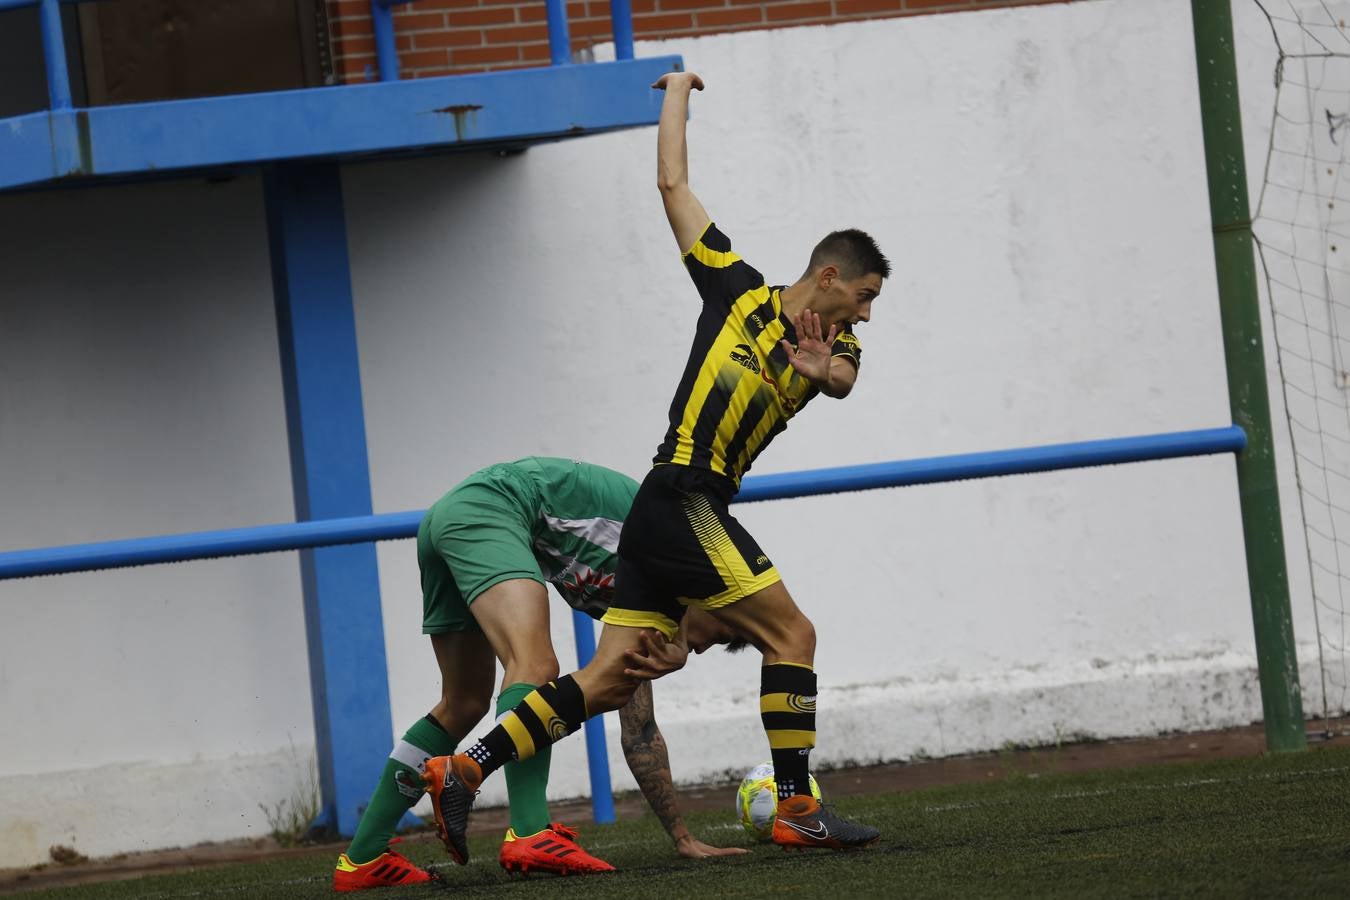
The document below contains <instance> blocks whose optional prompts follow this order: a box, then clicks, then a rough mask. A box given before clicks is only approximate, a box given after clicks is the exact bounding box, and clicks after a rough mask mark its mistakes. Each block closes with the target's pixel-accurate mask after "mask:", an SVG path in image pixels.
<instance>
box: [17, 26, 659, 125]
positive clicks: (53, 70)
mask: <svg viewBox="0 0 1350 900" xmlns="http://www.w3.org/2000/svg"><path fill="white" fill-rule="evenodd" d="M79 2H81V0H0V12H2V11H4V10H7V9H18V8H19V7H21V6H38V7H39V8H40V10H41V15H42V50H43V53H42V56H43V61H44V64H45V66H46V70H47V97H48V100H49V102H50V104H51V108H52V109H70V108H71V94H70V73H69V69H68V67H67V65H66V47H65V35H64V33H63V29H62V27H61V4H62V3H79ZM396 2H400V0H370V21H371V25H372V27H373V29H374V31H375V61H376V65H377V67H378V69H379V73H380V80H381V81H397V80H398V78H399V67H398V48H397V46H396V43H395V41H394V12H393V10H392V9H391V7H392V6H393V5H394V4H395V3H396ZM401 2H405V3H411V2H416V0H401ZM544 5H545V8H546V9H547V11H548V48H549V60H550V62H551V64H552V65H555V66H562V65H567V64H568V63H570V62H571V61H572V41H571V38H570V37H569V35H568V28H567V0H544ZM609 16H610V26H611V29H612V31H613V35H614V58H615V59H632V58H633V7H632V4H631V3H630V0H610V3H609Z"/></svg>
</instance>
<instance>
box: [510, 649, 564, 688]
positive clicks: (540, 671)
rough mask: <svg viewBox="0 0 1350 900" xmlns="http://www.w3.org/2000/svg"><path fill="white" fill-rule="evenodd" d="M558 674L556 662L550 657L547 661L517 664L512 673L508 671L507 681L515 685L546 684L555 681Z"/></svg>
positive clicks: (555, 659) (554, 658)
mask: <svg viewBox="0 0 1350 900" xmlns="http://www.w3.org/2000/svg"><path fill="white" fill-rule="evenodd" d="M559 674H561V673H560V672H559V670H558V660H557V658H556V657H553V656H550V657H549V658H548V659H540V660H531V661H530V662H527V663H523V664H517V665H516V666H515V667H514V670H513V671H512V670H508V673H507V680H508V681H511V682H513V683H515V684H522V683H523V684H535V685H538V684H548V683H549V682H550V681H556V680H557V679H558V675H559Z"/></svg>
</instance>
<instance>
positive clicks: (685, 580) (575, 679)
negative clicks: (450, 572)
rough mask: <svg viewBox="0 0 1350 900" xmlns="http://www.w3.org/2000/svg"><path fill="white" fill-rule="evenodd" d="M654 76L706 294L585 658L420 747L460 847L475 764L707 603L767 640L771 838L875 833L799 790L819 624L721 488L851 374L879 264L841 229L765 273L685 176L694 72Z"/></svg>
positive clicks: (620, 700)
mask: <svg viewBox="0 0 1350 900" xmlns="http://www.w3.org/2000/svg"><path fill="white" fill-rule="evenodd" d="M654 87H656V88H659V89H662V90H664V91H665V92H666V93H665V99H664V101H663V103H662V108H661V117H660V122H659V125H658V128H657V179H658V186H659V187H660V190H661V196H662V200H663V202H664V205H665V210H666V217H667V219H668V220H669V222H670V226H671V230H672V231H673V232H674V235H675V239H676V241H677V242H678V243H679V247H680V252H681V253H682V254H683V260H684V264H685V268H686V269H687V270H688V272H689V275H690V277H691V278H692V279H693V281H694V285H695V286H696V287H697V289H698V292H699V295H700V297H701V298H702V301H703V306H702V310H701V312H700V314H699V317H698V323H697V325H696V326H695V331H694V341H693V346H692V348H691V350H690V353H689V358H688V362H687V364H686V366H685V369H684V373H683V375H682V376H681V378H680V382H679V385H678V386H677V388H676V390H675V396H674V399H673V400H672V402H671V405H670V427H669V429H668V431H667V432H666V436H665V440H664V441H663V442H662V444H661V446H660V447H659V449H658V450H657V453H656V457H655V459H654V460H653V463H654V466H653V468H652V469H651V471H650V472H649V473H648V474H647V476H646V478H645V480H644V481H643V483H642V486H641V488H640V489H639V490H638V493H637V496H636V498H635V499H634V501H633V508H632V510H631V512H630V513H629V515H628V517H627V519H625V521H624V526H623V533H622V536H621V538H620V542H619V564H618V570H617V573H618V581H617V585H616V591H615V597H614V600H613V602H612V603H611V604H610V608H609V611H608V612H606V613H605V615H604V617H603V621H604V622H605V628H604V631H603V633H602V634H601V637H600V642H599V645H598V647H597V649H596V655H595V658H594V659H593V660H592V661H591V663H590V664H589V665H587V666H586V667H585V668H584V669H582V670H581V671H579V672H576V673H574V674H572V675H568V676H565V677H563V678H559V679H556V680H553V681H550V682H549V683H548V684H545V685H543V686H541V687H540V688H539V689H538V690H536V691H533V692H531V693H530V694H529V695H527V696H526V697H525V698H524V700H523V701H522V702H521V703H520V704H519V705H518V706H516V707H515V709H513V710H512V711H510V712H508V713H507V714H506V715H505V716H503V717H502V719H501V721H500V723H499V724H498V725H497V727H495V728H494V729H492V731H491V732H489V733H488V734H487V735H485V736H484V737H483V738H482V740H480V741H478V742H477V743H475V744H474V745H473V746H471V747H470V748H469V749H468V750H467V751H466V752H464V753H461V754H458V755H455V756H453V757H450V756H447V757H444V758H439V759H433V760H430V761H429V762H428V763H427V766H426V773H425V777H426V779H427V783H428V786H429V789H430V791H431V793H432V800H433V804H434V807H435V810H436V821H437V826H438V829H439V831H440V833H441V838H442V840H443V841H444V842H445V845H446V849H447V850H449V852H450V854H451V856H452V857H454V858H455V860H456V861H457V862H460V863H463V862H464V861H465V860H466V859H467V854H468V851H467V847H466V845H465V842H464V831H465V828H466V826H467V821H468V813H469V809H470V807H471V806H472V802H473V796H474V792H475V791H476V790H477V788H478V786H479V784H481V782H482V780H483V779H484V778H486V777H488V776H489V775H490V774H491V773H492V772H494V771H495V770H496V769H497V768H499V767H501V766H502V765H503V764H504V763H506V762H508V761H510V760H512V759H523V758H526V757H527V756H528V755H529V754H531V753H533V752H536V750H537V749H538V748H540V747H542V746H547V745H549V744H551V743H552V742H553V741H556V740H558V739H560V738H561V737H563V736H565V735H567V734H570V733H571V732H573V731H575V730H576V729H577V728H579V727H580V726H581V724H582V722H584V721H585V720H586V719H587V718H589V717H590V716H594V715H597V714H599V713H602V712H604V711H606V710H610V709H618V708H620V707H622V706H623V705H624V704H625V703H627V702H628V698H629V696H630V695H631V694H632V691H633V690H634V689H635V688H636V686H637V684H638V683H639V681H638V680H637V678H636V677H635V676H641V677H647V678H651V677H659V676H660V675H661V674H664V673H665V672H667V671H672V670H674V669H676V668H679V667H680V666H682V665H683V664H684V662H685V659H686V658H687V654H688V650H689V649H691V647H692V642H691V641H690V640H689V638H688V635H687V632H688V630H689V628H688V626H689V624H690V622H691V621H692V622H695V623H697V622H698V621H700V620H701V618H702V617H703V616H705V615H711V616H712V617H713V618H715V619H716V620H717V621H718V622H720V623H722V624H723V625H725V626H727V627H728V628H730V629H731V630H732V631H733V632H735V633H736V634H739V635H744V636H745V637H746V638H748V639H749V640H750V642H751V643H752V644H754V645H755V646H756V647H757V648H758V649H759V650H760V652H761V653H762V655H763V663H764V664H763V668H762V669H761V676H760V719H761V722H762V724H763V726H764V730H765V733H766V735H767V737H768V741H769V747H770V751H771V753H772V757H773V765H774V772H775V781H776V782H777V785H778V797H779V799H778V809H777V818H776V821H775V824H774V829H773V840H774V841H775V842H776V843H778V844H781V845H783V846H785V847H796V848H805V847H825V848H834V849H840V848H852V847H861V846H866V845H868V844H871V843H873V842H874V841H876V840H877V839H878V837H879V833H878V832H877V830H876V829H874V828H870V827H867V826H863V825H858V824H855V823H852V822H849V821H846V820H844V819H842V818H840V817H839V816H838V815H837V814H835V813H834V812H833V811H832V810H831V809H829V808H828V807H826V806H823V805H822V804H820V803H819V802H817V801H816V800H815V798H813V797H812V796H811V794H810V789H809V783H808V778H809V758H810V752H811V748H812V747H814V746H815V737H816V735H815V708H816V673H815V670H814V659H815V642H816V636H815V629H814V626H813V625H812V624H811V622H810V620H809V619H807V617H806V616H805V615H804V614H803V613H802V611H801V610H800V609H799V608H798V607H797V605H796V603H795V602H794V601H793V599H792V597H791V595H790V594H789V593H788V591H787V589H786V588H785V587H784V585H783V583H782V580H781V579H780V578H779V575H778V571H777V569H776V568H775V567H774V565H773V563H772V562H771V561H770V559H769V557H768V556H767V555H766V554H765V553H764V552H763V551H762V550H761V549H760V547H759V545H758V544H756V542H755V540H754V538H752V537H751V536H750V534H749V533H748V532H747V531H746V530H745V529H744V528H743V527H742V526H741V525H740V523H739V522H737V521H736V519H735V518H734V517H733V516H732V515H731V514H730V512H729V511H728V508H727V504H728V502H729V501H730V500H731V498H732V497H733V496H734V495H735V493H736V491H737V489H738V488H739V486H740V481H741V477H742V476H743V475H744V474H745V472H746V471H747V470H748V469H749V468H750V465H751V463H752V462H753V461H754V459H755V457H756V456H757V455H758V454H759V453H760V452H761V451H762V450H763V449H764V448H765V447H766V446H768V444H769V442H770V441H771V440H772V439H773V438H774V437H775V436H776V435H777V434H778V433H780V432H781V431H783V429H784V428H786V427H787V423H788V420H789V419H790V418H792V416H793V415H795V414H796V413H798V412H800V411H801V409H802V408H803V407H804V406H806V404H807V403H808V402H810V401H811V400H812V399H814V398H815V397H816V396H817V395H819V394H825V395H826V396H829V397H833V398H843V397H845V396H847V395H848V393H849V392H850V391H851V390H852V388H853V384H854V381H855V380H856V378H857V374H858V368H859V365H860V361H861V355H862V351H861V349H860V347H859V344H858V339H857V337H856V336H855V334H854V333H853V329H854V328H855V327H856V326H857V325H858V324H859V323H860V322H866V321H868V319H869V318H870V316H871V308H872V301H873V299H874V298H875V297H876V296H877V295H878V294H879V293H880V292H881V285H882V280H883V279H884V278H886V277H888V276H889V275H890V263H889V262H888V261H887V260H886V257H885V256H884V255H883V254H882V253H881V251H880V250H879V249H878V247H877V245H876V242H875V241H874V240H873V239H872V238H871V237H870V236H868V235H867V234H865V233H863V232H861V231H858V230H856V229H847V230H844V231H836V232H833V233H831V234H829V235H826V237H825V238H824V239H823V240H822V241H820V243H819V244H817V245H816V247H815V248H814V249H813V250H812V252H811V257H810V260H809V262H808V264H807V267H806V271H805V272H804V273H803V274H802V276H801V277H800V278H798V279H797V281H796V282H795V283H793V284H791V285H783V286H774V285H770V284H768V283H767V282H766V281H765V279H764V277H763V276H762V275H760V273H759V272H757V271H756V270H755V269H754V268H752V267H751V266H750V265H749V264H747V263H746V262H745V261H744V260H743V259H741V257H740V256H739V255H738V254H737V253H736V252H735V251H734V250H733V249H732V246H731V241H730V240H729V239H728V238H727V236H726V235H725V234H723V233H722V232H721V231H720V230H719V229H718V228H717V226H716V225H714V224H713V223H712V222H711V220H710V219H709V216H708V213H707V212H706V211H705V210H704V208H703V205H702V204H701V203H700V202H699V200H698V198H697V197H695V196H694V193H693V192H692V191H691V190H690V187H689V180H688V163H687V149H686V143H685V122H686V119H687V115H688V104H689V96H690V93H691V91H693V90H696V89H697V90H702V88H703V82H702V80H701V79H700V78H699V77H698V76H697V75H694V74H692V73H686V72H677V73H671V74H668V75H665V76H663V77H662V78H661V80H660V81H658V82H657V83H656V84H655V85H654ZM691 616H692V617H693V618H692V620H691ZM682 626H684V628H683V633H682ZM692 648H693V649H698V648H697V647H692Z"/></svg>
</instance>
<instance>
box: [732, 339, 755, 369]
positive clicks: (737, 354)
mask: <svg viewBox="0 0 1350 900" xmlns="http://www.w3.org/2000/svg"><path fill="white" fill-rule="evenodd" d="M731 361H732V362H734V363H736V364H738V365H740V366H742V367H743V368H745V369H748V370H749V371H751V372H754V373H755V374H756V375H758V374H760V371H759V357H757V356H756V355H755V351H753V350H751V349H750V345H749V344H737V345H736V346H735V347H733V348H732V350H731Z"/></svg>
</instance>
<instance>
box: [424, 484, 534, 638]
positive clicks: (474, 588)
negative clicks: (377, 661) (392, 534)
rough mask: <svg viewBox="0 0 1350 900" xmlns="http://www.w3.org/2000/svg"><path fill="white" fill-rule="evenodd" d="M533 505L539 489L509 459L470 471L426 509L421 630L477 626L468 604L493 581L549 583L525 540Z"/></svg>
mask: <svg viewBox="0 0 1350 900" xmlns="http://www.w3.org/2000/svg"><path fill="white" fill-rule="evenodd" d="M538 511H539V496H538V490H537V489H536V488H535V486H534V485H533V484H532V483H531V481H530V480H529V479H528V478H526V477H525V476H523V475H522V474H521V473H519V472H517V471H516V469H515V468H514V467H513V466H510V465H495V466H489V467H488V468H486V469H484V470H482V471H481V472H476V473H474V474H473V475H470V476H469V477H468V478H466V479H464V481H462V482H460V483H459V484H458V485H456V486H455V487H454V488H453V489H452V490H451V491H450V493H448V494H446V495H445V496H444V497H442V498H441V499H440V500H437V501H436V502H435V503H434V504H433V505H432V507H431V509H429V510H427V514H426V515H425V516H424V517H423V518H422V524H421V525H420V526H419V527H418V529H417V565H418V568H420V569H421V570H422V633H423V634H444V633H446V632H451V631H477V630H479V628H478V623H477V622H476V621H475V620H474V617H473V614H472V613H471V612H469V606H470V604H472V603H473V601H474V600H476V599H477V598H478V595H479V594H481V593H483V592H484V591H486V590H487V589H488V588H490V587H492V586H493V585H494V584H498V583H500V582H503V581H507V580H509V579H512V578H529V579H530V580H532V581H537V582H539V583H540V584H545V583H546V582H545V581H544V576H543V574H542V573H541V572H540V571H539V563H538V562H536V561H535V558H534V552H533V551H532V550H531V548H530V533H531V528H532V526H533V525H534V520H535V519H536V518H537V516H538V514H539V512H538Z"/></svg>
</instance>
